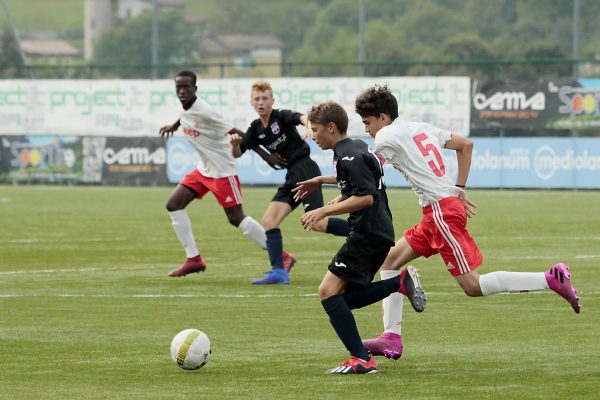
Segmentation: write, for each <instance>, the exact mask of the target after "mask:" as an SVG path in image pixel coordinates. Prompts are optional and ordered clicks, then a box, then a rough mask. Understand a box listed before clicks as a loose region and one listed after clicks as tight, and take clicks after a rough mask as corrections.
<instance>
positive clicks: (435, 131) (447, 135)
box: [427, 125, 452, 148]
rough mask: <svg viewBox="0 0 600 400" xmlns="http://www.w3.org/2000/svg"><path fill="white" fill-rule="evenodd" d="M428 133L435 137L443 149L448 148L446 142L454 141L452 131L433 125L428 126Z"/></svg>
mask: <svg viewBox="0 0 600 400" xmlns="http://www.w3.org/2000/svg"><path fill="white" fill-rule="evenodd" d="M427 131H428V132H429V134H430V136H433V137H435V138H436V139H437V140H438V141H439V144H440V147H441V148H445V147H446V142H447V141H448V140H450V139H452V132H451V131H447V130H445V129H441V128H438V127H436V126H433V125H428V126H427Z"/></svg>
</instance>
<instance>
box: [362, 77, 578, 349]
mask: <svg viewBox="0 0 600 400" xmlns="http://www.w3.org/2000/svg"><path fill="white" fill-rule="evenodd" d="M355 106H356V112H357V113H358V114H359V115H360V116H361V118H362V121H363V123H364V125H365V129H366V131H367V132H368V133H369V135H371V136H372V137H373V138H374V139H375V145H374V151H375V152H376V153H377V154H378V155H379V156H381V157H383V159H385V161H386V162H387V163H390V164H392V165H393V166H394V168H396V169H397V170H399V171H400V172H401V173H402V174H403V175H404V176H405V177H406V179H407V180H408V182H409V183H410V185H411V186H412V189H413V190H414V191H415V193H416V194H417V196H418V198H419V204H420V205H421V207H423V218H422V219H421V222H420V223H419V224H417V225H415V226H413V227H412V228H410V229H408V230H407V231H406V232H404V236H403V237H402V238H401V239H400V240H398V241H397V242H396V245H395V246H394V247H393V248H392V249H391V250H390V253H389V254H388V256H387V258H386V260H385V262H384V263H383V266H382V268H381V278H382V279H385V278H389V277H391V276H393V275H397V274H398V270H399V269H400V268H401V267H402V266H404V265H406V264H407V263H409V262H410V261H412V260H414V259H416V258H418V257H421V256H423V257H430V256H432V255H434V254H436V253H439V254H440V255H441V257H442V259H443V261H444V264H445V265H446V267H447V269H448V272H450V274H451V275H452V276H453V277H454V278H455V279H456V282H457V283H458V284H459V285H460V287H461V288H462V289H463V290H464V292H465V293H466V294H467V295H468V296H489V295H492V294H496V293H503V292H529V291H534V290H542V289H552V290H553V291H555V292H556V293H557V294H559V295H560V296H561V297H563V298H564V299H565V300H567V301H568V302H569V304H570V305H571V307H573V310H574V311H575V312H576V313H579V312H580V309H581V304H580V303H579V297H578V296H577V291H576V290H575V288H574V287H573V286H572V285H571V276H570V274H569V267H567V266H566V265H565V264H562V263H558V264H555V265H554V266H552V267H551V268H550V269H549V270H548V271H546V272H504V271H497V272H491V273H488V274H484V275H479V274H478V273H477V272H476V271H475V269H476V268H477V267H479V266H480V265H481V263H482V261H483V256H482V254H481V252H480V251H479V248H478V247H477V245H476V244H475V241H474V240H473V238H472V237H471V235H470V234H469V232H468V230H467V217H471V216H473V215H475V213H474V208H476V206H475V204H474V203H472V202H471V201H470V200H469V199H468V198H467V194H466V189H465V186H466V184H467V177H468V175H469V169H470V166H471V152H472V149H473V143H472V142H471V141H469V140H468V139H466V138H464V137H463V136H460V135H458V134H456V133H454V132H450V131H447V130H444V129H440V128H437V127H435V126H432V125H429V124H426V123H420V122H403V121H400V119H398V103H397V101H396V98H395V97H394V95H393V94H392V93H391V92H390V90H389V89H388V88H387V87H386V86H374V87H371V88H369V89H367V90H366V91H365V92H364V93H362V94H361V95H359V96H358V97H357V99H356V104H355ZM444 148H446V149H452V150H454V151H456V157H457V161H458V175H457V177H456V181H455V182H453V181H452V180H451V178H450V177H449V176H448V173H447V170H446V166H445V164H444V160H443V158H442V155H441V154H442V149H444ZM383 320H384V332H383V334H382V335H381V336H379V337H378V338H376V339H371V340H365V341H364V342H363V344H364V345H365V347H366V348H367V349H368V350H369V351H370V352H371V354H374V355H385V356H386V357H391V358H399V357H400V355H401V354H402V340H401V335H400V322H401V321H402V296H391V297H390V298H389V299H386V300H384V302H383Z"/></svg>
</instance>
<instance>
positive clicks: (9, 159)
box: [0, 135, 82, 183]
mask: <svg viewBox="0 0 600 400" xmlns="http://www.w3.org/2000/svg"><path fill="white" fill-rule="evenodd" d="M0 142H1V143H0V144H1V146H0V181H3V182H15V183H16V182H32V183H35V182H40V183H55V182H56V183H75V182H78V181H80V180H81V175H82V150H81V138H80V137H74V136H56V135H53V136H32V135H26V136H3V137H0Z"/></svg>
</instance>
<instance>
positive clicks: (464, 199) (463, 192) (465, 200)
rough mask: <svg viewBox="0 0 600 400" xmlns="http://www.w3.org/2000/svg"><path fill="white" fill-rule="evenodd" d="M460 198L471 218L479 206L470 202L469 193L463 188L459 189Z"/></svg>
mask: <svg viewBox="0 0 600 400" xmlns="http://www.w3.org/2000/svg"><path fill="white" fill-rule="evenodd" d="M458 189H459V190H458V198H459V199H460V201H462V203H463V206H465V211H466V212H467V217H469V218H471V217H472V216H474V215H475V209H476V208H477V204H475V203H473V202H472V201H471V200H469V197H468V196H467V191H466V190H465V189H462V188H458Z"/></svg>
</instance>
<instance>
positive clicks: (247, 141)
mask: <svg viewBox="0 0 600 400" xmlns="http://www.w3.org/2000/svg"><path fill="white" fill-rule="evenodd" d="M259 144H260V143H258V134H257V130H256V126H255V125H254V123H252V124H250V126H249V127H248V129H247V130H246V133H245V134H244V139H242V143H240V149H241V150H242V153H244V152H245V151H246V150H249V149H253V148H255V147H257V146H259Z"/></svg>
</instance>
